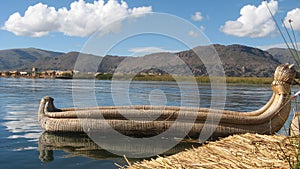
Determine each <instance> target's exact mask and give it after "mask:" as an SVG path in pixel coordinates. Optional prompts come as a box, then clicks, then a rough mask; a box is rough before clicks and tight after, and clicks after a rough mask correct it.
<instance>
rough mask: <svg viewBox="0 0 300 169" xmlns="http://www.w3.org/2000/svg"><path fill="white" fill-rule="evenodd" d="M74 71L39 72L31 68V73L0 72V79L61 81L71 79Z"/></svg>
mask: <svg viewBox="0 0 300 169" xmlns="http://www.w3.org/2000/svg"><path fill="white" fill-rule="evenodd" d="M74 73H76V71H73V70H68V71H61V70H47V71H41V72H39V71H38V69H37V68H32V71H31V72H26V71H17V70H14V71H3V72H0V76H1V77H15V78H20V77H24V78H61V79H72V77H73V75H74Z"/></svg>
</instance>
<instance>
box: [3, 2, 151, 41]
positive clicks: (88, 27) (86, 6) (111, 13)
mask: <svg viewBox="0 0 300 169" xmlns="http://www.w3.org/2000/svg"><path fill="white" fill-rule="evenodd" d="M151 11H152V7H151V6H148V7H144V6H143V7H135V8H129V7H128V5H127V3H126V2H125V1H121V2H120V3H119V2H118V1H117V0H109V1H107V3H105V2H104V0H98V1H94V3H87V2H85V1H84V0H79V1H75V2H73V3H71V5H70V8H69V9H67V8H66V7H63V8H59V9H55V8H54V7H49V6H48V5H45V4H42V3H38V4H36V5H34V6H30V7H28V9H27V10H26V12H25V13H24V16H22V15H21V14H20V13H19V12H16V13H14V14H12V15H11V16H10V17H9V18H8V20H7V21H6V22H5V24H4V26H3V27H2V29H4V30H7V31H10V32H12V33H14V34H15V35H17V36H32V37H41V36H45V35H47V34H49V33H50V32H62V33H64V34H66V35H69V36H80V37H84V36H88V35H91V34H92V33H93V32H95V31H97V30H98V29H99V28H100V27H103V26H107V25H108V24H110V23H112V22H113V21H117V20H119V19H121V18H123V17H128V16H129V17H131V16H132V17H140V16H142V15H145V14H146V13H149V12H151ZM119 24H120V23H119ZM117 25H118V24H117ZM109 28H116V27H115V26H113V27H109Z"/></svg>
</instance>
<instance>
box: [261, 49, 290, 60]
mask: <svg viewBox="0 0 300 169" xmlns="http://www.w3.org/2000/svg"><path fill="white" fill-rule="evenodd" d="M292 51H293V52H295V50H292ZM267 52H269V53H270V54H271V55H273V57H274V58H275V59H277V60H278V61H279V62H280V63H295V60H294V59H293V57H292V55H291V53H290V51H289V49H285V48H271V49H268V50H267Z"/></svg>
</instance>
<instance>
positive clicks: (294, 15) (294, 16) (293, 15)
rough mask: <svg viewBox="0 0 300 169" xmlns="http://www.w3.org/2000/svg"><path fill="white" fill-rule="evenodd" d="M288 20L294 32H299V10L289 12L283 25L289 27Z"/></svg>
mask: <svg viewBox="0 0 300 169" xmlns="http://www.w3.org/2000/svg"><path fill="white" fill-rule="evenodd" d="M289 20H291V21H292V23H291V24H292V26H293V29H294V30H295V31H300V9H299V8H295V9H293V10H291V11H289V12H288V13H287V15H286V17H285V19H284V22H285V25H286V26H287V27H290V25H289V24H290V23H289Z"/></svg>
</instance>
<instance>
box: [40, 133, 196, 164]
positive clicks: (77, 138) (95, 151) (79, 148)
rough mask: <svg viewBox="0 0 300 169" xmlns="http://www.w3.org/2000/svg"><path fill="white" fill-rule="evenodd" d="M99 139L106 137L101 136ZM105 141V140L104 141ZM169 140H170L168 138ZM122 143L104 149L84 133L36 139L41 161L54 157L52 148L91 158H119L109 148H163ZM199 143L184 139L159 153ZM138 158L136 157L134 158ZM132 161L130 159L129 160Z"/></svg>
mask: <svg viewBox="0 0 300 169" xmlns="http://www.w3.org/2000/svg"><path fill="white" fill-rule="evenodd" d="M101 139H103V140H104V139H106V138H105V137H102V138H101ZM104 142H105V141H104ZM170 142H171V140H170ZM123 143H124V144H122V145H117V144H113V143H112V144H109V145H106V150H105V149H103V148H101V147H100V146H98V145H97V144H96V143H95V142H94V141H93V140H91V139H90V137H88V136H87V135H86V134H84V133H51V132H44V133H43V134H42V135H41V136H40V138H39V141H38V150H39V159H40V160H41V161H42V162H50V161H53V160H54V159H55V157H54V156H55V154H54V151H53V150H63V151H65V152H67V153H69V155H68V157H74V156H85V157H89V158H93V159H102V160H103V159H120V156H118V155H115V154H112V153H110V152H109V150H113V151H114V152H115V151H120V152H123V151H125V152H126V151H131V152H135V153H137V154H139V153H143V154H144V153H147V152H153V151H154V149H156V150H155V151H157V149H161V150H164V147H162V146H161V145H160V144H159V143H158V144H154V145H155V146H153V142H152V143H151V144H149V146H145V145H136V144H131V143H130V139H126V140H124V141H123ZM200 145H201V144H200V143H197V142H193V141H191V140H184V141H182V142H180V143H179V144H177V145H176V146H175V147H173V148H172V149H170V150H168V151H166V152H164V153H162V154H160V155H172V154H175V153H178V152H180V151H183V150H185V149H188V148H192V147H198V146H200ZM135 160H138V159H135ZM131 161H132V160H131Z"/></svg>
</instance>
